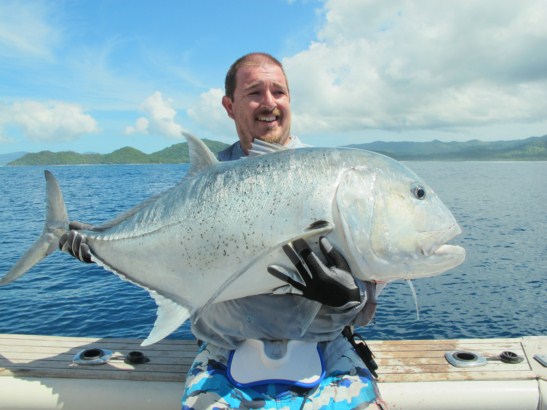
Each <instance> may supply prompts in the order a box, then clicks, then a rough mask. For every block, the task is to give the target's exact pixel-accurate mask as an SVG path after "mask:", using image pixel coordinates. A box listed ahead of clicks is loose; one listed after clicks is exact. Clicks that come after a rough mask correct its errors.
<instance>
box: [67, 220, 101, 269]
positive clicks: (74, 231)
mask: <svg viewBox="0 0 547 410" xmlns="http://www.w3.org/2000/svg"><path fill="white" fill-rule="evenodd" d="M69 228H70V231H69V232H67V233H64V234H63V235H62V236H61V238H60V239H59V249H60V250H61V251H63V252H68V253H69V254H71V255H72V256H74V257H75V258H76V259H78V260H80V261H82V262H85V263H93V261H92V260H91V251H90V249H89V246H88V245H87V243H86V239H85V235H83V234H81V233H80V232H78V230H80V229H93V226H92V225H87V224H84V223H81V222H77V221H75V222H71V223H70V224H69Z"/></svg>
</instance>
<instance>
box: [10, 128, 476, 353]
mask: <svg viewBox="0 0 547 410" xmlns="http://www.w3.org/2000/svg"><path fill="white" fill-rule="evenodd" d="M186 139H187V141H188V145H189V149H190V160H191V168H190V170H189V172H188V173H187V175H186V176H185V177H184V178H183V180H182V181H181V182H180V183H179V184H178V185H176V186H174V187H173V188H171V189H169V190H167V191H165V192H164V193H162V194H160V195H158V196H156V197H153V198H151V199H149V200H147V201H145V202H143V203H142V204H140V205H138V206H136V207H135V208H133V209H132V210H129V211H128V212H126V213H124V214H123V215H121V216H119V217H118V218H116V219H114V220H113V221H111V222H109V223H107V224H105V225H103V226H100V227H98V228H95V229H93V230H83V231H81V233H82V234H83V235H84V236H85V237H86V240H87V244H88V245H89V248H90V251H91V253H92V260H93V261H94V262H96V263H97V264H99V265H100V266H103V267H104V268H106V269H108V270H110V271H113V272H115V273H116V274H118V275H120V276H121V277H123V278H125V279H127V280H129V281H131V282H133V283H135V284H137V285H139V286H141V287H143V288H145V289H147V290H148V291H149V292H150V294H151V295H152V297H153V298H154V299H155V301H156V303H157V304H158V314H157V318H156V322H155V324H154V328H153V329H152V331H151V333H150V335H149V336H148V338H147V339H146V340H145V342H143V345H147V344H151V343H155V342H157V341H158V340H161V339H162V338H164V337H165V336H167V335H169V334H170V333H171V332H173V331H174V330H176V329H177V328H178V327H179V326H180V325H181V324H182V323H183V322H185V321H186V320H187V319H188V318H189V317H190V315H191V314H192V313H193V312H195V311H196V310H197V309H199V308H202V307H204V306H207V305H208V304H210V303H213V302H218V301H222V300H228V299H232V298H237V297H243V296H250V295H257V294H263V293H271V292H273V291H274V290H275V289H277V288H279V287H281V286H283V285H286V284H285V283H283V282H282V281H280V280H279V279H277V278H275V277H274V276H272V275H270V274H269V273H268V272H267V266H269V265H270V264H277V265H285V266H290V262H289V260H288V259H287V257H286V256H285V255H284V253H283V252H282V250H281V249H282V246H283V245H285V244H287V243H289V242H291V241H294V240H296V239H298V238H303V239H307V240H309V241H310V242H311V243H312V244H314V243H315V240H316V239H317V237H318V236H319V235H323V236H326V237H327V238H328V239H329V240H330V241H331V243H332V244H333V245H334V246H335V247H337V248H338V249H339V250H340V251H341V252H342V253H343V254H344V255H345V256H346V258H347V260H348V263H349V265H350V267H351V269H352V272H353V274H354V275H355V277H356V278H358V279H360V280H363V281H372V282H376V283H386V282H390V281H393V280H396V279H414V278H419V277H426V276H432V275H436V274H439V273H442V272H444V271H446V270H448V269H451V268H453V267H455V266H457V265H458V264H460V263H461V262H462V261H463V260H464V258H465V251H464V249H463V248H461V247H459V246H454V245H448V244H447V242H448V241H449V240H450V239H452V238H453V237H454V236H456V235H457V234H459V233H460V232H461V230H460V228H459V226H458V224H457V223H456V220H455V219H454V217H453V216H452V214H451V213H450V211H449V210H448V209H447V207H446V206H445V205H444V204H443V203H442V202H441V200H440V199H439V198H438V197H437V196H436V195H435V193H434V192H433V191H432V190H431V189H430V188H429V187H428V186H427V185H426V184H425V183H424V182H422V181H421V180H420V178H418V177H417V176H416V175H415V174H414V173H413V172H412V171H410V170H409V169H408V168H407V167H405V166H404V165H402V164H401V163H399V162H397V161H395V160H393V159H391V158H389V157H386V156H383V155H380V154H377V153H373V152H368V151H364V150H358V149H349V148H303V149H296V150H284V149H281V148H279V149H275V150H276V151H277V152H273V153H268V154H267V155H257V156H253V157H249V158H246V159H242V160H238V161H232V162H218V161H217V159H216V158H215V156H214V154H213V153H212V152H211V151H210V150H209V149H208V148H207V146H205V144H203V143H202V142H201V141H200V140H199V139H197V138H195V137H192V136H186ZM258 145H261V144H260V143H258V142H257V143H256V144H255V145H254V146H255V147H256V146H258ZM266 150H273V148H272V147H268V148H267V149H266ZM45 174H46V191H47V211H46V222H45V228H44V231H43V233H42V235H41V236H40V237H39V239H38V240H37V242H36V243H35V244H34V245H33V247H32V248H31V249H30V250H29V251H27V253H26V254H25V255H23V257H22V258H21V259H20V260H19V261H18V262H17V264H16V265H15V266H14V267H13V268H12V269H11V270H10V271H9V272H8V273H7V274H6V275H5V276H4V277H3V278H2V279H1V280H0V284H1V285H5V284H7V283H9V282H11V281H13V280H15V279H16V278H18V277H19V276H21V275H22V274H24V273H25V272H26V271H27V270H28V269H30V268H31V267H32V266H33V265H35V264H36V263H38V262H39V261H40V260H41V259H43V258H44V257H45V256H47V255H48V254H50V253H51V252H53V251H54V250H55V249H58V246H59V238H60V237H61V236H62V235H63V234H64V233H66V232H67V231H68V229H69V219H68V215H67V212H66V208H65V204H64V201H63V197H62V194H61V190H60V188H59V185H58V184H57V181H56V179H55V178H54V176H53V175H52V174H51V173H50V172H48V171H46V172H45Z"/></svg>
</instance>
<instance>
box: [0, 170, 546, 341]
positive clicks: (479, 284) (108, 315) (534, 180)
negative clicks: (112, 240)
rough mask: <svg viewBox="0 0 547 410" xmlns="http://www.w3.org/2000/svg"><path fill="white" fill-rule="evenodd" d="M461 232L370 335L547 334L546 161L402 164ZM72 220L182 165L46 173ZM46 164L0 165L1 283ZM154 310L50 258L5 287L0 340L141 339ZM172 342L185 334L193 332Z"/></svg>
mask: <svg viewBox="0 0 547 410" xmlns="http://www.w3.org/2000/svg"><path fill="white" fill-rule="evenodd" d="M406 164H407V165H408V166H409V167H410V168H411V169H413V170H414V171H415V172H416V173H417V174H418V175H420V176H421V177H422V178H423V179H424V180H425V181H426V182H427V183H428V184H429V185H430V186H431V187H432V188H433V190H435V191H436V192H437V193H438V195H439V196H440V197H441V199H442V200H443V201H444V202H445V204H446V205H447V206H448V207H449V208H450V209H451V210H452V212H453V213H454V215H455V217H456V219H457V220H458V221H459V223H460V225H461V226H462V228H463V233H462V234H461V235H460V236H459V237H457V238H456V239H455V240H453V241H452V242H453V243H456V244H459V245H462V246H464V247H465V248H466V250H467V259H466V261H465V262H464V263H463V264H462V265H460V266H459V267H457V268H456V269H453V270H451V271H449V272H446V273H444V274H442V275H440V276H437V277H434V278H425V279H419V280H416V281H414V282H413V283H414V287H415V289H416V292H417V295H418V301H419V319H418V317H417V313H416V308H415V305H414V300H413V298H412V293H411V290H410V288H409V287H408V285H407V284H406V283H405V282H402V281H401V282H394V283H391V284H389V285H388V286H387V287H386V289H385V290H384V291H383V293H382V294H381V296H380V298H379V301H378V302H379V306H378V311H377V315H376V318H375V321H374V323H372V324H370V325H369V326H367V327H366V328H363V329H361V330H360V333H362V334H363V335H364V336H365V337H367V338H369V339H443V338H484V337H519V336H526V335H539V334H542V335H545V334H547V309H545V301H546V300H547V241H546V240H545V234H546V233H547V162H408V163H406ZM48 169H50V170H51V171H52V172H53V173H54V174H55V176H56V177H57V179H58V180H59V183H60V185H61V189H62V190H63V195H64V198H65V202H66V204H67V209H68V213H69V215H70V217H71V220H79V221H85V222H89V223H94V224H99V223H101V222H105V221H107V220H109V219H111V218H112V217H113V216H115V215H118V214H119V213H121V212H123V211H124V210H127V209H129V208H130V207H131V206H133V205H136V204H138V203H139V202H141V201H142V200H144V199H146V198H148V197H150V196H152V195H154V194H157V193H159V192H162V191H164V190H165V189H167V188H169V187H171V186H173V185H174V184H176V183H177V182H178V181H179V180H180V179H181V178H182V176H183V175H184V174H185V172H186V170H187V165H184V164H183V165H138V166H133V165H112V166H74V167H73V166H64V167H48ZM43 170H44V168H43V167H0V215H1V218H0V275H3V274H5V273H6V272H7V271H8V270H9V269H10V268H11V267H12V266H13V264H15V262H16V261H17V260H18V258H19V257H20V256H21V255H22V254H23V253H24V252H25V251H26V250H27V249H28V248H29V247H30V245H31V244H32V243H33V242H34V240H35V239H36V238H37V237H38V235H39V233H40V232H41V231H42V229H43V221H44V210H45V207H44V199H45V181H44V177H43ZM155 311H156V307H155V303H154V302H153V301H152V299H151V298H150V297H149V296H148V293H147V292H146V291H144V290H142V289H140V288H139V287H137V286H134V285H132V284H130V283H128V282H125V281H123V280H121V279H119V278H118V277H117V276H115V275H113V274H111V273H109V272H106V271H105V270H103V269H101V268H99V267H97V266H95V265H87V264H83V263H78V262H77V261H75V260H73V258H71V257H70V256H68V255H66V254H62V253H60V252H55V253H54V254H52V255H51V256H49V257H48V258H47V259H45V260H44V261H42V262H41V263H40V264H38V265H37V266H35V267H34V268H33V269H32V270H31V271H29V272H27V273H26V274H25V275H24V276H23V277H21V278H20V279H18V280H17V281H15V282H13V283H11V284H9V285H8V286H4V287H0V333H31V334H44V335H48V334H55V335H66V336H92V337H137V338H144V337H146V336H147V335H148V333H149V331H150V329H151V328H152V325H153V323H154V320H155ZM170 337H171V338H189V337H191V334H190V332H189V328H188V324H185V325H184V326H182V327H181V328H180V329H179V330H178V331H177V332H175V333H173V334H172V335H171V336H170Z"/></svg>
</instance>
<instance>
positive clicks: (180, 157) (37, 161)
mask: <svg viewBox="0 0 547 410" xmlns="http://www.w3.org/2000/svg"><path fill="white" fill-rule="evenodd" d="M203 142H204V143H205V145H207V146H208V147H209V149H210V150H211V151H213V152H215V153H216V152H219V151H222V150H223V149H224V148H226V147H227V146H228V144H225V143H223V142H219V141H211V140H207V139H204V140H203ZM185 162H189V155H188V144H187V143H186V142H182V143H179V144H174V145H171V146H170V147H168V148H165V149H163V150H161V151H158V152H154V153H152V154H145V153H144V152H142V151H139V150H138V149H136V148H132V147H124V148H120V149H117V150H116V151H113V152H111V153H110V154H79V153H77V152H74V151H62V152H51V151H40V152H37V153H29V154H25V155H23V156H22V157H21V158H18V159H16V160H14V161H11V162H9V163H8V164H7V165H8V166H17V165H103V164H104V165H108V164H180V163H185Z"/></svg>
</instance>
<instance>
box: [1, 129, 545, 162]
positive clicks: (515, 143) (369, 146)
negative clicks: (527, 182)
mask: <svg viewBox="0 0 547 410" xmlns="http://www.w3.org/2000/svg"><path fill="white" fill-rule="evenodd" d="M203 141H204V142H205V144H206V145H207V146H208V147H209V148H210V149H211V151H213V152H215V153H216V152H219V151H221V150H223V149H224V148H226V147H227V146H228V144H225V143H223V142H219V141H211V140H203ZM349 147H352V148H359V149H366V150H369V151H374V152H378V153H381V154H384V155H387V156H390V157H392V158H394V159H396V160H399V161H494V160H498V161H500V160H501V161H547V135H544V136H542V137H530V138H526V139H523V140H510V141H492V142H487V141H479V140H472V141H466V142H442V141H437V140H435V141H430V142H383V141H377V142H371V143H366V144H356V145H350V146H349ZM5 155H6V156H9V155H13V154H5ZM21 155H22V156H21V157H20V158H17V159H15V160H11V161H9V162H7V165H9V166H18V165H93V164H105V165H106V164H179V163H185V162H188V161H189V157H188V144H187V143H185V142H184V143H179V144H175V145H171V146H170V147H168V148H165V149H163V150H161V151H158V152H154V153H152V154H145V153H144V152H142V151H139V150H138V149H135V148H132V147H124V148H120V149H118V150H116V151H113V152H111V153H110V154H79V153H77V152H73V151H63V152H51V151H41V152H38V153H27V154H24V155H23V154H21ZM0 165H1V163H0Z"/></svg>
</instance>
